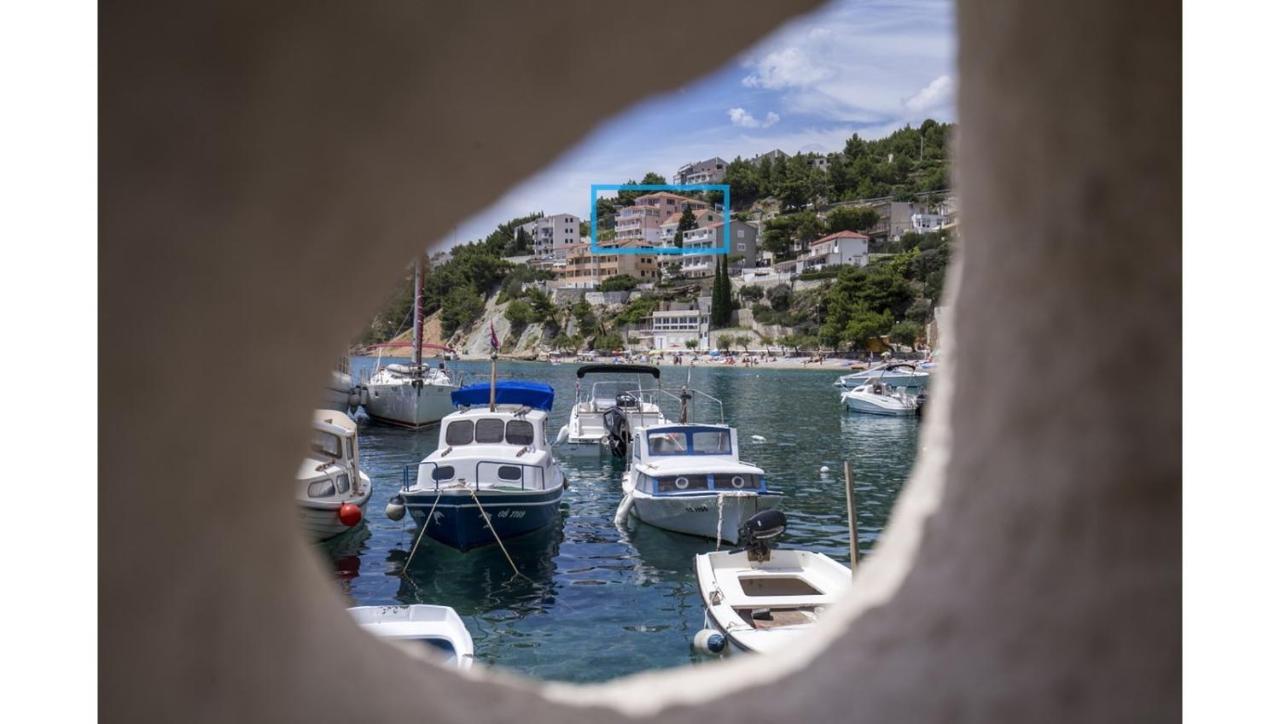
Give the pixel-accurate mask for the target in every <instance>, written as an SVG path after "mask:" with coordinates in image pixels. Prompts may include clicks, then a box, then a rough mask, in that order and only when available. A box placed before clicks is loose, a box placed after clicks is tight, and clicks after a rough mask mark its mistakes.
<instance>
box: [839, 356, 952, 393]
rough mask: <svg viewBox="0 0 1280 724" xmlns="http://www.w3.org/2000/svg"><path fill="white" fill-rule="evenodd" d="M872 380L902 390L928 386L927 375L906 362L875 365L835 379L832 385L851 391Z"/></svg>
mask: <svg viewBox="0 0 1280 724" xmlns="http://www.w3.org/2000/svg"><path fill="white" fill-rule="evenodd" d="M873 379H879V380H880V381H882V382H887V383H889V384H891V385H893V386H894V387H899V388H902V389H904V390H920V389H924V388H925V387H928V386H929V373H928V372H926V371H923V370H920V369H918V368H917V367H916V366H915V365H913V364H910V363H908V362H888V363H885V364H881V365H876V366H875V367H872V368H870V369H865V370H861V371H858V372H853V373H850V374H847V375H844V376H842V377H840V378H839V379H837V380H836V381H835V383H834V384H835V386H836V387H842V388H844V389H846V390H851V389H853V388H855V387H860V386H862V385H863V384H865V383H867V382H870V381H871V380H873Z"/></svg>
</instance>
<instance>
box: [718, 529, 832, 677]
mask: <svg viewBox="0 0 1280 724" xmlns="http://www.w3.org/2000/svg"><path fill="white" fill-rule="evenodd" d="M786 526H787V519H786V516H784V515H783V514H782V512H781V511H778V510H766V511H764V512H761V513H758V514H756V515H754V516H752V517H751V518H750V519H748V520H747V521H746V522H745V523H743V525H742V530H741V531H739V533H738V537H739V539H740V540H741V541H742V542H743V543H744V545H745V546H746V547H745V548H744V549H742V550H737V551H732V552H725V551H721V552H715V553H702V554H699V555H697V556H694V568H695V570H696V572H697V576H698V591H699V593H700V594H701V595H702V604H703V606H704V607H705V608H706V612H707V619H708V622H709V624H710V625H711V626H713V627H714V628H712V629H707V630H703V631H700V632H699V633H698V636H697V637H696V638H695V640H694V643H695V646H696V647H697V648H698V649H700V650H701V651H702V652H703V653H711V654H720V653H727V652H728V651H744V652H757V653H765V654H767V653H770V652H773V651H778V650H780V649H783V648H785V647H786V646H788V645H790V644H791V643H793V642H794V641H795V640H796V637H798V636H803V635H804V633H805V632H806V631H808V630H809V629H811V628H812V627H813V625H814V624H815V623H816V622H817V621H818V619H819V618H820V617H821V616H822V614H823V612H824V611H826V609H827V607H828V606H831V605H832V604H834V603H835V602H836V601H837V600H838V599H839V598H840V597H841V596H842V595H844V594H845V593H846V592H847V591H848V590H849V589H850V588H851V587H852V576H853V574H852V572H851V571H850V570H849V569H848V568H846V567H844V566H843V565H841V564H840V563H838V562H836V561H834V560H832V559H831V558H828V557H827V556H825V555H823V554H821V553H812V552H810V551H799V550H772V549H771V544H772V543H774V542H775V541H776V540H777V539H778V538H779V537H781V536H782V534H783V532H784V531H785V530H786Z"/></svg>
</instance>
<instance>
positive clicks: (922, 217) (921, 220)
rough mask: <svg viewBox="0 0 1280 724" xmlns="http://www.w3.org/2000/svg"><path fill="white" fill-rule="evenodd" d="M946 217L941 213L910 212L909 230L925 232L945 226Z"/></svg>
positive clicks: (919, 232)
mask: <svg viewBox="0 0 1280 724" xmlns="http://www.w3.org/2000/svg"><path fill="white" fill-rule="evenodd" d="M946 224H947V219H946V217H945V216H943V215H942V214H921V213H917V214H912V215H911V230H912V231H914V232H916V233H917V234H927V233H929V232H931V231H937V230H938V229H941V228H942V227H943V226H946Z"/></svg>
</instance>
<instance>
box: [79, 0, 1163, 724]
mask: <svg viewBox="0 0 1280 724" xmlns="http://www.w3.org/2000/svg"><path fill="white" fill-rule="evenodd" d="M438 5H444V4H438ZM812 5H813V3H812V2H807V1H803V0H794V1H788V2H780V3H767V4H751V5H750V6H745V5H742V4H740V3H737V2H727V1H726V0H711V1H709V2H704V3H688V4H681V5H680V8H679V12H680V14H681V22H662V23H657V26H659V27H661V28H662V29H663V32H661V33H656V34H655V33H653V32H650V31H649V30H648V29H649V28H652V27H654V21H655V15H654V13H655V12H656V9H655V7H654V6H652V4H644V5H641V4H613V3H610V4H605V3H591V2H577V3H566V4H564V6H563V11H562V12H557V13H550V12H547V11H546V10H545V7H546V6H544V5H535V4H528V5H521V4H515V3H512V4H509V5H508V4H500V3H483V4H482V3H472V4H465V5H464V4H456V5H449V6H448V7H439V6H437V4H425V3H413V2H403V3H388V4H384V5H380V6H378V7H377V8H376V9H370V8H368V7H364V6H358V5H355V4H335V5H326V6H319V5H315V4H313V3H307V4H301V3H299V4H288V3H285V4H262V3H248V2H243V1H234V2H227V3H220V4H218V5H216V6H214V7H205V8H188V7H177V6H174V5H170V4H157V5H154V6H149V5H148V4H146V3H141V2H137V3H130V2H123V3H118V4H115V5H112V6H110V7H107V8H104V12H103V16H102V26H101V27H102V31H101V38H102V46H101V58H100V64H101V76H100V77H101V98H102V109H101V129H100V136H99V137H100V141H101V149H102V150H101V156H100V159H99V161H100V168H101V175H100V178H101V181H102V183H101V197H100V201H101V218H100V223H101V239H102V241H101V244H102V246H101V248H102V256H101V277H100V281H101V300H102V305H101V307H102V312H101V317H100V325H101V331H102V336H101V339H102V340H103V346H102V349H101V350H100V356H101V368H100V373H101V375H102V377H103V380H104V382H105V384H104V385H103V386H102V389H103V393H102V400H101V403H102V404H101V410H102V412H101V413H100V414H101V420H100V422H101V424H100V429H101V430H102V435H101V440H100V450H101V460H100V475H101V477H100V479H101V496H100V498H101V500H102V501H103V508H102V511H101V513H100V516H99V534H100V537H99V542H100V547H101V554H100V561H99V565H100V569H99V573H100V588H99V596H100V598H99V600H100V605H101V609H100V634H101V640H100V644H101V645H100V649H99V650H100V661H99V664H100V666H99V669H100V672H101V681H100V691H101V696H100V705H101V707H102V712H103V714H104V719H106V720H108V721H129V722H137V721H175V720H182V721H191V720H202V721H219V722H222V721H232V720H235V721H293V720H309V721H316V720H319V721H336V720H346V721H423V720H425V721H433V722H468V723H470V722H475V721H476V720H477V719H478V718H479V719H481V720H485V721H509V720H519V721H522V722H535V723H536V722H553V721H554V722H602V721H624V720H628V721H629V720H635V719H642V720H645V721H655V722H657V721H662V722H703V723H706V722H735V724H739V723H741V722H755V721H761V722H764V721H770V722H774V721H845V720H850V719H865V720H868V721H936V720H943V719H946V720H981V721H992V720H998V721H1010V720H1012V721H1025V720H1037V721H1082V720H1084V721H1088V720H1097V719H1107V720H1119V721H1147V720H1151V721H1170V720H1175V719H1176V718H1177V717H1178V702H1179V699H1180V659H1179V656H1180V654H1179V649H1180V646H1179V644H1180V605H1179V603H1178V598H1179V593H1180V589H1181V578H1180V566H1179V562H1180V560H1179V559H1180V550H1179V504H1180V486H1181V470H1180V467H1179V453H1180V445H1181V440H1180V432H1181V419H1180V402H1181V401H1180V387H1179V385H1178V381H1179V378H1180V372H1181V370H1180V363H1179V362H1178V350H1179V346H1180V331H1179V326H1180V316H1181V313H1180V306H1179V305H1180V283H1181V278H1180V263H1181V250H1180V245H1179V243H1178V237H1179V235H1180V230H1181V220H1180V210H1179V186H1180V184H1179V175H1178V174H1179V165H1180V156H1179V150H1178V148H1179V133H1180V127H1179V120H1178V119H1179V113H1180V98H1179V85H1180V84H1179V75H1178V68H1179V55H1178V54H1179V40H1180V39H1179V35H1180V32H1181V27H1180V21H1179V19H1178V18H1179V16H1178V12H1179V11H1178V6H1177V5H1175V4H1173V3H1170V2H1159V1H1157V2H1156V3H1154V4H1152V3H1147V4H1144V5H1142V6H1141V7H1137V6H1126V5H1123V4H1120V3H1110V2H1104V1H1103V0H1080V1H1076V2H1065V1H1063V0H1051V1H1050V2H1044V3H1016V2H1011V1H1010V0H992V1H989V2H978V0H960V2H959V4H958V7H957V18H958V29H959V41H960V42H959V48H960V58H959V61H960V62H959V78H958V87H959V127H960V129H961V130H960V134H959V139H958V143H957V149H956V154H957V169H958V170H957V179H956V183H957V187H958V189H959V191H960V194H961V199H962V213H963V218H964V236H965V241H964V244H965V250H964V254H965V258H964V262H963V264H962V265H958V266H957V268H955V269H953V271H952V276H951V279H950V280H949V285H948V287H949V292H948V294H949V295H950V306H951V307H952V308H953V310H954V311H953V313H952V320H953V325H952V326H953V328H952V335H953V337H954V339H955V343H954V344H953V345H951V346H950V347H949V349H948V353H949V356H948V358H947V364H946V366H945V368H944V371H943V373H942V374H941V377H940V380H939V383H940V389H939V390H938V393H939V394H937V395H936V397H935V405H936V406H935V408H934V415H933V416H932V417H931V420H930V421H929V422H928V423H927V426H926V430H925V433H924V436H923V448H924V449H923V450H922V454H921V458H920V462H919V464H918V466H917V470H916V472H915V473H914V474H913V476H912V479H911V481H910V482H909V484H908V486H907V488H906V489H905V491H904V493H903V496H902V498H901V500H900V503H899V505H898V507H897V509H896V511H895V514H894V519H893V522H892V524H891V526H890V527H889V529H888V530H887V531H886V534H885V537H884V538H883V539H882V542H881V544H880V546H879V548H878V550H877V554H876V556H875V557H874V558H873V559H872V560H871V561H870V562H869V563H868V565H867V566H866V567H865V568H864V569H863V570H862V571H861V572H860V573H859V574H858V579H857V585H856V586H855V589H854V593H853V594H852V595H851V596H850V598H849V600H848V601H846V602H845V603H844V604H843V605H841V606H840V607H838V608H837V609H836V610H835V611H833V614H832V615H831V616H829V617H828V620H827V621H826V622H825V623H824V624H823V626H824V631H823V635H821V636H814V637H811V638H810V639H809V640H808V641H807V642H805V643H804V644H803V646H802V647H798V648H797V650H796V651H793V652H790V654H789V655H788V656H786V657H779V658H775V659H771V660H767V661H766V660H755V659H747V658H743V659H740V660H738V661H731V662H727V663H724V664H722V665H714V666H704V667H699V668H696V669H689V668H682V669H677V670H670V671H664V672H656V673H650V674H642V675H638V676H633V677H629V678H626V679H622V680H619V681H615V682H611V683H608V684H603V685H599V686H592V687H571V686H565V685H555V684H539V683H536V682H531V681H528V680H523V679H517V678H514V677H511V676H509V675H506V674H503V673H501V672H497V671H484V672H480V673H478V674H477V675H476V676H473V677H468V678H463V677H460V676H457V675H454V674H452V673H449V672H444V671H441V670H438V669H434V668H431V667H430V666H429V665H427V664H423V663H421V662H418V661H415V660H413V659H410V658H408V657H406V656H405V655H403V654H401V653H399V652H398V651H396V650H394V649H391V648H389V647H387V646H385V645H383V644H382V643H380V642H377V641H374V640H373V639H371V638H369V637H367V636H365V635H364V634H362V633H361V632H360V631H359V630H357V629H356V628H355V626H354V625H352V624H351V622H350V621H349V620H348V618H347V615H346V613H345V611H344V610H343V603H342V602H341V601H340V600H338V598H337V597H336V596H334V595H333V592H332V587H331V584H330V583H329V581H328V580H327V577H326V575H325V573H324V571H323V570H322V567H321V566H320V565H319V563H318V561H316V559H315V557H314V553H313V552H312V551H311V550H310V548H309V546H308V544H306V543H305V542H304V541H303V540H302V539H301V537H300V536H298V535H297V534H296V532H295V530H294V527H293V526H292V525H286V524H284V523H283V522H284V521H287V520H289V516H290V515H292V514H293V512H294V511H293V510H292V501H291V499H290V497H289V493H288V487H287V486H285V485H281V484H280V483H279V481H280V480H287V479H288V476H289V475H290V474H291V473H292V471H293V466H294V465H296V459H297V456H296V454H295V451H299V450H301V449H302V446H303V444H304V439H305V430H306V424H305V420H306V414H307V411H308V410H309V408H310V406H311V405H312V404H313V401H312V396H313V393H314V391H315V390H316V389H318V388H319V387H320V385H321V383H322V381H323V379H324V375H325V374H326V372H327V366H328V364H329V363H330V358H331V357H332V354H331V352H332V350H334V349H339V348H340V347H341V345H342V344H343V343H344V342H345V340H346V339H347V338H348V337H349V336H350V332H351V330H353V329H356V328H357V327H358V325H359V324H360V322H361V320H363V319H365V318H367V316H368V313H369V311H370V310H371V309H373V308H375V307H376V306H377V304H378V303H379V301H380V298H381V296H382V290H383V288H384V287H383V286H382V285H383V284H384V283H385V280H386V279H387V278H388V277H389V275H390V274H392V273H393V272H394V270H396V269H398V268H399V267H400V266H401V264H402V262H403V260H404V259H405V258H407V257H409V256H411V255H412V253H413V251H414V249H416V248H421V246H422V244H423V243H424V242H425V241H427V240H430V239H436V238H443V237H444V236H446V233H447V230H448V228H449V227H450V225H451V224H453V223H455V222H456V221H458V220H460V219H462V218H465V217H466V216H468V215H469V214H470V213H472V212H473V211H475V210H476V209H479V208H481V207H483V206H484V205H486V204H487V203H489V202H491V201H492V200H494V197H495V194H496V193H497V191H498V190H499V189H501V188H504V187H506V186H509V185H511V184H513V183H514V182H515V181H517V180H518V179H520V178H523V177H525V176H527V175H529V174H531V173H532V172H534V171H535V170H536V169H538V168H539V167H541V166H542V165H543V164H545V163H546V162H547V161H548V160H550V158H551V157H552V156H553V155H554V154H555V153H558V152H559V150H560V149H564V148H566V147H568V146H569V145H570V144H572V143H573V142H574V141H575V140H576V139H578V138H579V137H580V136H581V135H582V134H584V133H585V132H587V131H588V130H589V128H590V127H591V126H592V125H593V124H595V123H596V122H597V121H598V120H599V119H603V118H605V117H607V116H608V115H610V114H612V113H616V112H618V111H620V110H622V109H623V108H624V107H625V106H626V105H627V104H629V103H632V102H635V101H636V100H637V99H639V98H641V97H643V96H645V95H647V94H650V93H654V92H658V91H661V90H667V89H671V88H674V87H676V86H678V85H680V84H681V83H683V82H684V81H686V80H687V79H689V78H691V77H693V76H695V75H697V74H698V73H702V72H706V71H709V70H711V69H713V68H715V67H717V66H718V65H720V64H721V63H723V62H725V61H726V60H728V59H729V58H730V57H731V56H732V55H733V54H734V53H735V52H737V51H739V50H740V49H741V48H743V47H745V46H747V45H749V44H750V43H751V42H753V41H754V40H756V39H757V38H759V37H761V35H762V34H764V33H765V32H768V31H769V30H770V29H772V28H774V27H776V26H777V25H778V24H779V23H781V22H782V21H783V20H785V19H786V18H787V17H789V16H791V15H794V14H796V13H798V12H800V11H802V10H806V9H808V8H809V7H811V6H812ZM712 28H714V29H715V32H709V30H708V29H712ZM640 57H643V58H644V59H645V64H644V68H645V72H644V73H637V74H634V75H633V76H630V77H628V78H627V79H626V81H627V82H625V83H624V82H618V74H617V72H616V67H615V65H614V64H612V63H611V62H610V60H611V59H616V58H640ZM529 109H536V110H537V112H536V113H535V112H532V111H530V110H529ZM1133 370H1141V372H1140V373H1134V372H1133Z"/></svg>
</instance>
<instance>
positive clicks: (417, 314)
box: [413, 254, 422, 373]
mask: <svg viewBox="0 0 1280 724" xmlns="http://www.w3.org/2000/svg"><path fill="white" fill-rule="evenodd" d="M413 366H414V368H415V369H416V370H417V371H418V372H419V373H421V371H422V255H421V254H419V255H418V256H417V258H416V259H414V260H413Z"/></svg>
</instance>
